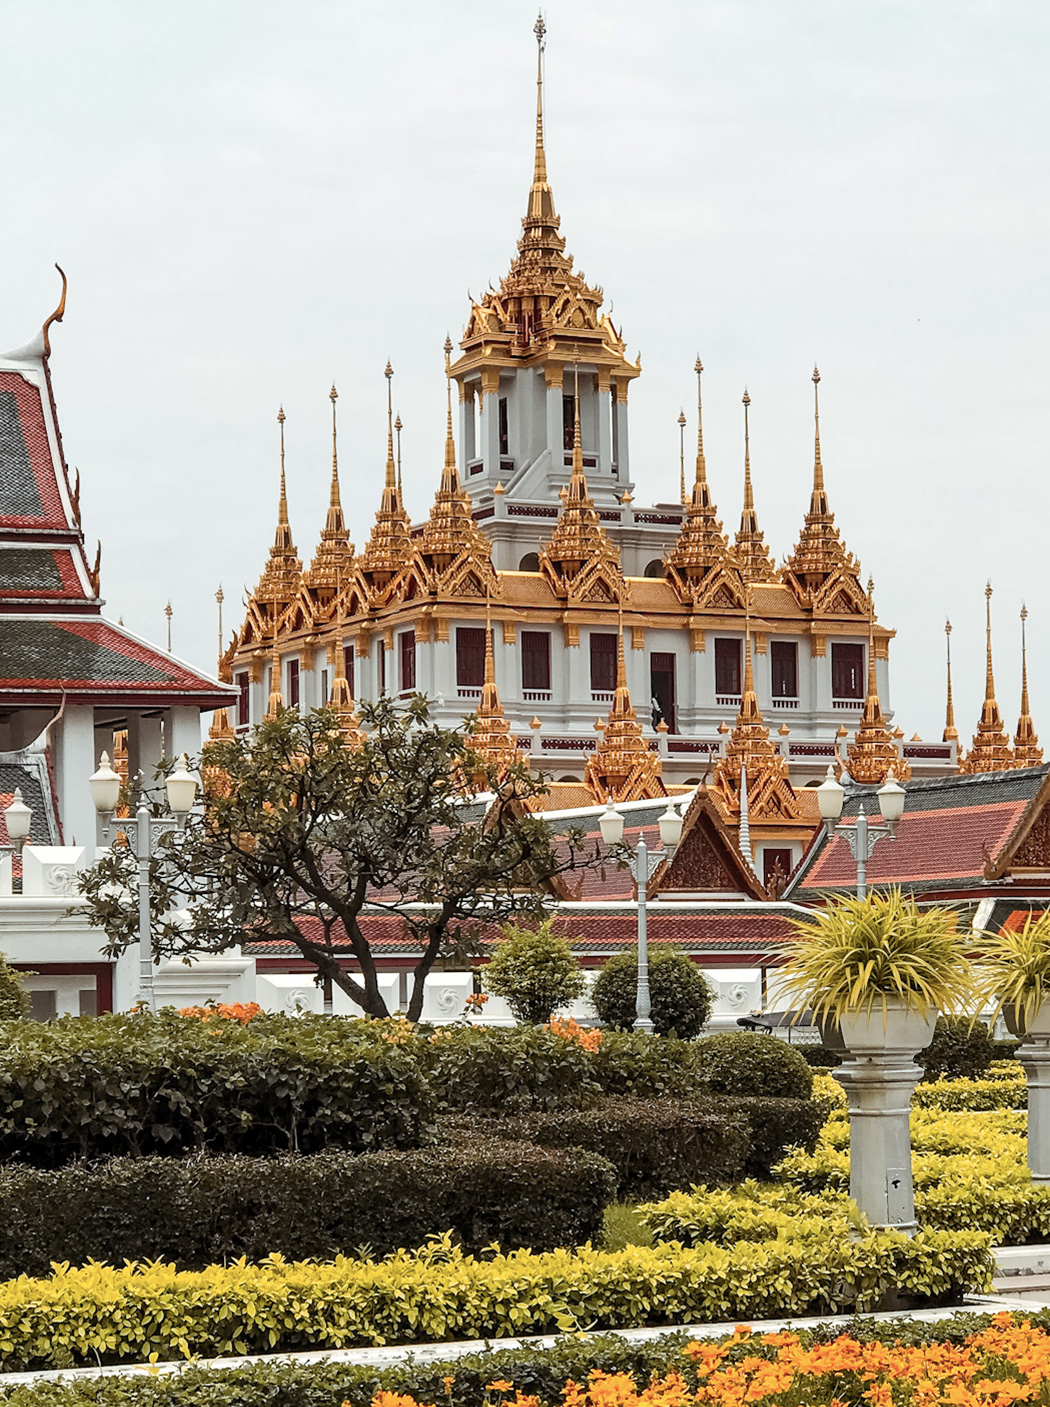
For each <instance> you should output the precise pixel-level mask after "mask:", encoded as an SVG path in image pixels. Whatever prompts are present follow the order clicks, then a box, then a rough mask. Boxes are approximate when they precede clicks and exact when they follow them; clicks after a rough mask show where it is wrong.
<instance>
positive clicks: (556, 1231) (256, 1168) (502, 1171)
mask: <svg viewBox="0 0 1050 1407" xmlns="http://www.w3.org/2000/svg"><path fill="white" fill-rule="evenodd" d="M615 1185H616V1179H615V1175H614V1172H613V1169H612V1167H611V1166H610V1164H609V1163H608V1162H607V1161H606V1160H605V1159H603V1158H601V1157H599V1156H596V1155H595V1154H593V1153H585V1152H581V1151H580V1150H579V1149H578V1148H569V1149H568V1150H566V1149H564V1148H551V1147H537V1146H535V1145H534V1144H530V1143H506V1142H499V1141H496V1140H494V1139H491V1138H478V1137H477V1136H476V1135H475V1136H473V1137H464V1138H463V1139H462V1140H461V1141H460V1142H459V1143H458V1144H457V1146H455V1147H449V1146H446V1147H432V1148H425V1149H416V1150H412V1151H407V1152H402V1151H389V1152H382V1153H364V1154H361V1155H359V1156H354V1155H352V1154H347V1153H316V1154H312V1155H307V1156H305V1157H296V1158H246V1157H237V1156H234V1157H221V1156H220V1157H193V1158H185V1159H175V1158H114V1159H111V1160H109V1161H106V1162H103V1163H99V1164H94V1165H91V1166H89V1167H86V1168H85V1167H83V1166H82V1165H76V1164H73V1165H70V1166H67V1167H65V1168H60V1169H58V1170H55V1171H50V1170H48V1171H43V1170H39V1169H36V1168H18V1167H13V1166H11V1165H10V1164H8V1165H7V1166H6V1167H4V1168H2V1169H0V1278H2V1279H12V1278H13V1277H14V1276H16V1275H22V1274H25V1275H47V1273H48V1271H49V1269H50V1267H51V1265H52V1263H53V1262H62V1261H67V1262H69V1263H71V1264H73V1265H84V1264H86V1263H87V1262H88V1261H89V1260H99V1261H109V1262H110V1263H112V1264H115V1265H119V1264H120V1263H121V1262H122V1261H124V1260H169V1261H172V1262H176V1263H177V1264H178V1265H179V1267H180V1268H181V1269H184V1270H203V1269H204V1268H205V1267H206V1266H208V1265H213V1264H219V1265H221V1264H224V1263H228V1262H230V1261H234V1260H237V1259H238V1258H240V1257H242V1256H243V1257H246V1258H247V1259H248V1260H251V1261H261V1260H264V1259H265V1258H266V1257H267V1256H268V1255H270V1254H271V1253H274V1252H277V1253H280V1254H281V1255H283V1256H285V1257H287V1258H289V1259H292V1260H305V1259H308V1258H312V1257H313V1258H317V1259H320V1260H325V1259H330V1258H331V1257H333V1256H336V1255H340V1254H345V1255H353V1254H354V1253H355V1252H356V1251H357V1250H358V1248H359V1247H361V1246H362V1244H363V1243H367V1246H368V1250H369V1254H370V1255H372V1256H383V1255H387V1254H389V1253H390V1252H391V1251H395V1250H398V1249H400V1248H404V1249H408V1250H411V1249H413V1248H416V1247H419V1246H422V1245H423V1244H424V1242H426V1240H427V1239H428V1238H429V1237H431V1236H435V1235H438V1234H440V1233H442V1232H445V1231H451V1233H452V1236H453V1239H454V1240H455V1241H456V1243H457V1244H459V1245H461V1246H462V1247H463V1248H464V1249H465V1250H468V1251H473V1252H480V1251H482V1250H483V1249H484V1248H485V1247H486V1246H488V1245H490V1244H491V1243H492V1242H499V1243H500V1244H501V1245H502V1246H503V1247H504V1248H505V1249H508V1250H512V1249H517V1248H518V1247H525V1246H527V1247H531V1248H532V1249H533V1250H538V1251H547V1250H554V1249H556V1248H557V1247H558V1246H574V1245H577V1244H580V1243H582V1242H584V1241H589V1240H594V1239H596V1238H597V1237H598V1236H599V1234H600V1232H601V1229H602V1216H603V1212H604V1209H605V1207H606V1205H607V1204H608V1203H609V1202H610V1201H611V1200H612V1197H613V1194H614V1192H615Z"/></svg>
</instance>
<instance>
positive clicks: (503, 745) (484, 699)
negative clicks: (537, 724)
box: [470, 613, 525, 785]
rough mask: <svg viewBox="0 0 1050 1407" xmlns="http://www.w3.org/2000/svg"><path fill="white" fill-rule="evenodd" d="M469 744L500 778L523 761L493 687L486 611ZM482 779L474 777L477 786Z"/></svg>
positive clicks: (489, 624) (493, 668)
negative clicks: (480, 679)
mask: <svg viewBox="0 0 1050 1407" xmlns="http://www.w3.org/2000/svg"><path fill="white" fill-rule="evenodd" d="M470 747H471V750H472V751H473V752H476V753H477V754H478V756H479V757H482V758H484V759H485V761H486V762H488V763H489V764H491V766H492V767H494V768H495V769H496V770H497V772H498V774H499V776H500V777H502V776H504V775H505V774H506V772H507V770H508V769H509V768H510V767H519V766H523V765H524V764H525V756H524V754H523V753H522V752H521V750H520V749H519V748H518V747H516V746H515V744H514V739H513V737H512V736H511V731H510V723H509V722H508V721H507V719H506V717H505V716H504V713H503V705H502V704H501V703H500V697H499V690H498V689H497V688H496V657H495V654H494V652H493V649H492V619H491V614H489V613H486V620H485V683H484V685H483V686H482V690H481V701H480V703H479V704H478V707H477V710H476V712H475V715H474V724H473V727H472V728H471V731H470ZM485 780H486V778H485V777H484V776H478V777H475V779H474V781H475V784H477V785H480V784H482V783H483V782H484V781H485Z"/></svg>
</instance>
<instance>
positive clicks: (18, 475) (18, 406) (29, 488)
mask: <svg viewBox="0 0 1050 1407" xmlns="http://www.w3.org/2000/svg"><path fill="white" fill-rule="evenodd" d="M69 527H70V524H69V522H68V521H67V519H66V514H65V509H64V507H63V504H62V496H61V494H60V492H59V488H58V478H57V475H56V473H55V466H54V463H53V461H52V458H51V445H50V443H49V441H48V434H47V426H46V423H45V421H44V407H43V402H42V400H41V395H40V388H39V387H38V386H34V385H33V384H32V382H30V381H28V380H27V379H26V378H25V377H24V376H21V375H20V374H19V373H18V372H16V371H0V531H2V530H3V529H5V528H35V529H37V530H40V529H55V530H58V531H62V530H68V529H69Z"/></svg>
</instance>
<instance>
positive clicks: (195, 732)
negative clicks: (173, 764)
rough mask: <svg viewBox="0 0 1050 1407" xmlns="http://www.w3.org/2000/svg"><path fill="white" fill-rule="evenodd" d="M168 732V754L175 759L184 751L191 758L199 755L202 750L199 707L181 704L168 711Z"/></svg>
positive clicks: (191, 759) (191, 760)
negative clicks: (187, 706)
mask: <svg viewBox="0 0 1050 1407" xmlns="http://www.w3.org/2000/svg"><path fill="white" fill-rule="evenodd" d="M167 725H168V726H167V729H166V732H167V733H168V734H170V737H168V738H167V742H168V747H167V749H166V751H167V754H168V756H169V757H170V758H171V759H172V760H173V761H174V760H175V759H176V758H178V757H179V756H180V755H181V754H182V753H186V755H187V756H188V757H189V759H190V763H191V764H192V762H193V759H194V758H195V757H197V756H198V755H199V753H200V750H201V712H200V709H199V708H184V707H182V706H181V705H180V706H179V707H176V708H172V709H171V710H170V711H169V713H168V718H167Z"/></svg>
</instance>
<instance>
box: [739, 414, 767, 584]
mask: <svg viewBox="0 0 1050 1407" xmlns="http://www.w3.org/2000/svg"><path fill="white" fill-rule="evenodd" d="M743 404H744V510H743V512H742V513H741V515H740V531H739V532H738V533H737V535H736V555H737V560H738V563H739V566H740V571H741V574H742V575H743V578H744V580H745V581H748V582H750V581H776V576H777V574H776V569H775V568H774V566H773V562H772V559H771V558H770V555H769V548H768V547H767V546H766V543H765V538H764V537H763V536H762V531H761V529H760V528H759V526H758V514H757V513H756V512H755V495H754V490H753V489H752V486H751V430H750V423H749V419H748V412H749V411H750V408H751V397H750V395H749V394H748V392H747V388H746V387H745V388H744V398H743Z"/></svg>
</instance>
